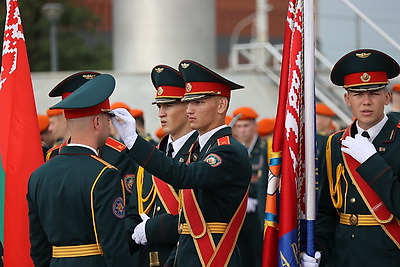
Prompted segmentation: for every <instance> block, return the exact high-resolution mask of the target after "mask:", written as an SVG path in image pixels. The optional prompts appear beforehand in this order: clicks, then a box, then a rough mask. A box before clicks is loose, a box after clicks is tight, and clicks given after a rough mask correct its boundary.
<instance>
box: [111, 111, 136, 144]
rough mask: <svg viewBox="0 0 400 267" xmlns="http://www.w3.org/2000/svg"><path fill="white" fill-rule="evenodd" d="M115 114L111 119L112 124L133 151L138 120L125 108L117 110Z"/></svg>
mask: <svg viewBox="0 0 400 267" xmlns="http://www.w3.org/2000/svg"><path fill="white" fill-rule="evenodd" d="M113 113H114V115H115V117H111V120H112V123H113V124H114V126H115V129H117V132H118V135H119V136H120V137H121V139H122V141H124V143H125V145H126V146H127V147H128V149H131V148H132V147H133V144H134V143H135V141H136V138H137V133H136V120H135V118H134V117H132V115H131V114H130V113H129V111H127V110H126V109H124V108H116V109H114V110H113Z"/></svg>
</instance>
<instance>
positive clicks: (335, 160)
mask: <svg viewBox="0 0 400 267" xmlns="http://www.w3.org/2000/svg"><path fill="white" fill-rule="evenodd" d="M350 127H351V135H352V136H353V137H354V135H355V134H356V131H357V128H356V127H355V123H353V124H352V126H350ZM342 135H343V131H341V132H338V133H336V134H334V135H333V138H332V140H331V158H332V162H331V166H332V172H333V175H332V177H333V180H334V181H336V179H337V176H338V175H339V174H338V172H342V171H343V173H344V177H343V176H342V178H341V181H340V186H341V190H342V193H341V194H340V198H341V199H342V200H343V204H342V205H341V207H340V208H338V209H336V208H335V207H334V205H333V202H332V199H331V197H330V192H329V183H328V181H327V171H326V164H329V162H328V161H327V163H326V164H325V165H324V167H325V168H323V169H322V170H321V172H320V183H321V191H320V199H319V206H318V216H317V224H316V235H317V249H318V250H322V252H323V263H324V262H326V261H327V258H328V257H329V256H330V258H329V266H341V267H342V266H343V267H346V266H371V267H372V266H400V250H399V248H398V247H397V246H396V245H395V243H394V242H393V241H392V240H391V239H390V238H389V237H388V236H387V235H386V233H385V232H384V231H383V229H382V228H381V226H379V225H375V226H357V225H346V224H340V223H339V215H338V212H340V213H346V214H357V215H360V214H361V215H370V214H371V212H370V211H369V209H368V207H367V206H366V204H365V203H364V201H363V198H362V197H361V195H360V194H359V192H358V191H357V188H356V186H355V185H354V184H353V183H352V181H351V178H350V177H349V173H348V171H347V169H346V167H345V165H344V161H343V157H342V152H341V150H340V147H341V137H342ZM373 144H374V146H375V148H376V150H377V153H375V154H374V155H372V156H371V157H370V158H369V159H367V160H366V161H365V162H364V163H363V164H361V165H360V166H359V167H358V168H357V169H356V171H357V172H358V173H359V174H360V176H361V177H362V178H363V179H364V180H365V181H366V182H367V183H368V184H369V185H370V187H371V188H372V189H373V190H374V191H375V192H376V193H377V194H378V196H379V197H380V198H381V200H382V201H383V202H384V203H385V205H386V207H387V208H388V210H389V211H390V212H391V213H392V214H393V215H394V216H395V217H397V218H400V201H399V199H400V180H399V179H400V178H399V176H398V175H399V173H400V154H399V151H400V131H399V125H398V120H397V119H395V118H394V117H393V116H389V119H388V121H387V122H386V123H385V125H384V127H383V128H382V130H381V131H380V132H379V134H378V135H377V137H376V138H375V139H374V141H373ZM346 186H347V187H348V189H346ZM346 192H347V194H346ZM321 266H324V264H322V265H321Z"/></svg>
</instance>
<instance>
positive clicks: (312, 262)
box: [300, 251, 321, 267]
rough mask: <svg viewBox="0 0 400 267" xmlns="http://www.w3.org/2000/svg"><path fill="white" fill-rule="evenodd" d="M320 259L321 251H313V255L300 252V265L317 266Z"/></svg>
mask: <svg viewBox="0 0 400 267" xmlns="http://www.w3.org/2000/svg"><path fill="white" fill-rule="evenodd" d="M320 261H321V252H319V251H317V252H315V255H314V257H310V256H308V255H307V253H302V254H301V257H300V263H301V266H302V267H318V266H319V263H320Z"/></svg>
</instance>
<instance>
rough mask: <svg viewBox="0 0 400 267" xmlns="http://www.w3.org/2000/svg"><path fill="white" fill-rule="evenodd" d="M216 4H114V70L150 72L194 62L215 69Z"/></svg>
mask: <svg viewBox="0 0 400 267" xmlns="http://www.w3.org/2000/svg"><path fill="white" fill-rule="evenodd" d="M215 47H216V41H215V8H214V1H213V0H202V1H198V0H169V1H158V0H114V1H113V55H114V58H113V65H114V66H113V68H114V70H116V71H128V72H138V71H139V72H141V71H149V70H151V68H152V67H153V66H155V65H157V64H167V65H173V66H174V65H176V62H180V61H181V60H183V59H193V60H196V61H197V60H198V61H200V62H202V63H204V64H205V65H206V66H210V67H214V66H215V58H216V56H215V53H216V48H215Z"/></svg>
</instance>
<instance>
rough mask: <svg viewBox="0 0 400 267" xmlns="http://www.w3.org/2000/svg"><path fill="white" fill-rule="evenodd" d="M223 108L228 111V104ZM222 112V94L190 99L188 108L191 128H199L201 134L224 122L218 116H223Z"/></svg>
mask: <svg viewBox="0 0 400 267" xmlns="http://www.w3.org/2000/svg"><path fill="white" fill-rule="evenodd" d="M223 109H225V111H226V106H225V107H223ZM220 112H221V97H220V96H211V97H208V98H203V99H199V100H193V101H190V102H189V103H188V107H187V110H186V113H187V116H188V119H189V124H190V128H192V129H194V130H197V131H198V132H199V134H200V135H201V134H203V133H206V132H208V131H210V130H212V129H214V128H216V127H218V126H220V125H221V124H223V123H221V122H220V121H219V120H218V117H220V116H221V115H220ZM224 118H225V115H224V116H223V118H222V120H224Z"/></svg>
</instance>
